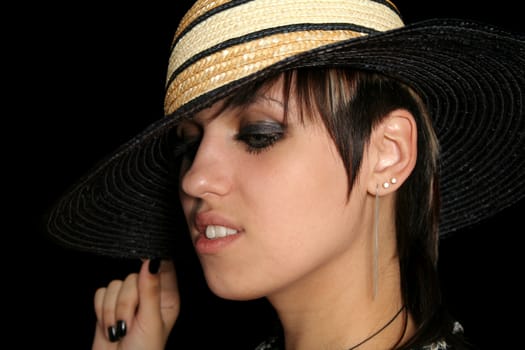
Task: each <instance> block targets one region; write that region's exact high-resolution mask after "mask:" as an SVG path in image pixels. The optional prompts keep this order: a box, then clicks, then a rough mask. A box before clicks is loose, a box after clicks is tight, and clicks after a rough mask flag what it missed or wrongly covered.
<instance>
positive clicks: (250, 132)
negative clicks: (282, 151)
mask: <svg viewBox="0 0 525 350" xmlns="http://www.w3.org/2000/svg"><path fill="white" fill-rule="evenodd" d="M284 133H285V128H284V125H282V124H281V123H278V122H275V121H257V122H252V123H249V124H246V125H243V126H242V127H241V128H240V130H239V132H238V133H237V135H235V139H236V140H237V141H240V142H242V143H244V144H245V145H246V150H247V151H248V152H249V153H252V154H259V153H260V152H262V151H265V150H267V149H269V148H270V147H271V146H273V145H274V144H275V143H276V142H277V141H279V140H280V139H281V138H282V137H283V136H284Z"/></svg>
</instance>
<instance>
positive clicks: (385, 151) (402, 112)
mask: <svg viewBox="0 0 525 350" xmlns="http://www.w3.org/2000/svg"><path fill="white" fill-rule="evenodd" d="M368 155H369V159H370V161H371V163H370V172H371V173H370V175H371V176H369V181H368V192H369V193H370V194H372V195H375V194H376V191H378V192H379V194H387V193H390V192H393V191H395V190H396V189H397V188H399V186H400V185H401V184H402V183H403V182H404V181H405V180H406V179H407V178H408V176H409V175H410V173H411V172H412V170H413V169H414V166H415V164H416V158H417V126H416V121H415V119H414V116H413V115H412V113H410V112H409V111H408V110H406V109H395V110H393V111H391V112H390V113H388V115H387V116H386V117H385V118H383V120H382V121H381V122H380V123H379V125H377V126H376V127H375V128H374V130H373V131H372V135H371V137H370V144H369V146H368Z"/></svg>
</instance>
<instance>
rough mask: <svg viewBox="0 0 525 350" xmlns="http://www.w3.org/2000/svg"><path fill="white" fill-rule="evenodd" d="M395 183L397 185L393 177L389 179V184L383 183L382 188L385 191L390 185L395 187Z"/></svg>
mask: <svg viewBox="0 0 525 350" xmlns="http://www.w3.org/2000/svg"><path fill="white" fill-rule="evenodd" d="M396 183H397V179H396V178H395V177H393V178H391V179H390V183H389V182H383V188H384V189H387V188H389V187H390V184H392V185H395V184H396Z"/></svg>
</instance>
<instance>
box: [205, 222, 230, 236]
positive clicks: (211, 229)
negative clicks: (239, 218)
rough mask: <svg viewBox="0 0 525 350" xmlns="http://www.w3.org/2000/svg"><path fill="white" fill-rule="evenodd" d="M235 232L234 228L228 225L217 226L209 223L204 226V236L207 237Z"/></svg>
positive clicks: (228, 234)
mask: <svg viewBox="0 0 525 350" xmlns="http://www.w3.org/2000/svg"><path fill="white" fill-rule="evenodd" d="M236 233H237V230H234V229H232V228H229V227H224V226H218V225H210V226H207V227H206V238H208V239H214V238H221V237H226V236H230V235H234V234H236Z"/></svg>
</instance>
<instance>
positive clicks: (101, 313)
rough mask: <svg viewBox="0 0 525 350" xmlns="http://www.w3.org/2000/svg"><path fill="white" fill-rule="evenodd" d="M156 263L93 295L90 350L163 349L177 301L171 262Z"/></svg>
mask: <svg viewBox="0 0 525 350" xmlns="http://www.w3.org/2000/svg"><path fill="white" fill-rule="evenodd" d="M158 262H159V261H158V260H157V261H156V260H145V261H144V262H143V263H142V267H141V269H140V272H139V273H132V274H130V275H128V276H127V277H126V279H125V280H123V281H121V280H114V281H111V282H110V283H109V284H108V286H107V287H103V288H99V289H98V290H97V291H96V293H95V298H94V303H95V313H96V316H97V324H96V330H95V338H94V340H93V350H117V349H125V350H156V349H158V350H161V349H164V346H165V345H166V342H167V340H168V336H169V334H170V331H171V329H172V328H173V326H174V324H175V320H176V319H177V317H178V315H179V311H180V297H179V290H178V287H177V276H176V274H175V267H174V265H173V262H171V261H162V262H161V264H160V267H159V266H158ZM150 270H151V271H150ZM156 270H158V271H156Z"/></svg>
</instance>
